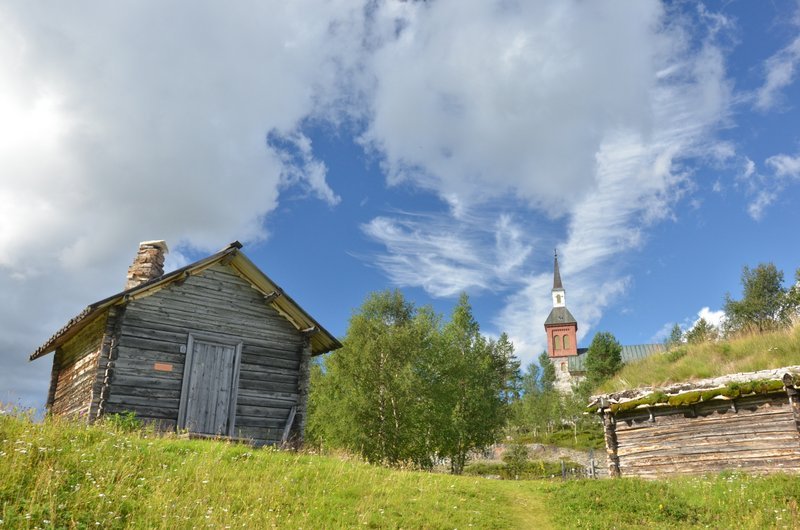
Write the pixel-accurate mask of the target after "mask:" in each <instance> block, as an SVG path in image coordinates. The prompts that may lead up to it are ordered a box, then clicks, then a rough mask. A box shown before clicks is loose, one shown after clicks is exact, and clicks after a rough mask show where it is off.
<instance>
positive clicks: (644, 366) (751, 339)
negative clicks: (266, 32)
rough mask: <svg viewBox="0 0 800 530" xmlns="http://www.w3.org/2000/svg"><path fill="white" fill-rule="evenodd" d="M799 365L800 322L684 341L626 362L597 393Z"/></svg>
mask: <svg viewBox="0 0 800 530" xmlns="http://www.w3.org/2000/svg"><path fill="white" fill-rule="evenodd" d="M792 365H800V325H795V326H794V327H792V328H790V329H787V330H782V331H775V332H771V333H763V334H758V335H747V336H743V337H739V338H735V339H731V340H725V341H717V342H705V343H701V344H683V345H680V346H677V347H674V348H672V349H671V350H670V351H668V352H666V353H662V354H656V355H652V356H650V357H647V358H645V359H643V360H641V361H638V362H634V363H630V364H627V365H625V366H624V367H623V368H622V370H620V372H619V373H618V374H616V375H615V376H614V377H612V378H611V379H610V380H608V381H606V382H605V383H604V384H603V385H602V386H600V388H598V389H597V393H608V392H617V391H620V390H625V389H629V388H637V387H645V386H662V385H666V384H669V383H679V382H683V381H692V380H696V379H704V378H708V377H718V376H722V375H727V374H734V373H738V372H754V371H758V370H767V369H771V368H780V367H783V366H792Z"/></svg>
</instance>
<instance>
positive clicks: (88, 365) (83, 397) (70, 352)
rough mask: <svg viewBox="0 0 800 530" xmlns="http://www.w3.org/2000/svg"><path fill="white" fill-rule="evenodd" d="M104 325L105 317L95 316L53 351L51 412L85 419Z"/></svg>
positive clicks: (49, 406) (49, 407) (49, 398)
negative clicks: (54, 352)
mask: <svg viewBox="0 0 800 530" xmlns="http://www.w3.org/2000/svg"><path fill="white" fill-rule="evenodd" d="M105 324H106V319H105V317H104V316H100V317H98V318H97V319H95V321H94V322H92V323H91V324H89V325H88V326H87V327H86V328H84V329H83V330H81V332H80V333H78V334H77V335H75V337H73V338H72V339H70V340H69V341H68V342H67V343H66V344H64V346H62V347H61V348H59V349H58V350H57V351H56V355H55V358H54V359H53V377H52V379H51V382H50V386H51V388H50V394H49V397H48V409H49V411H50V412H51V413H52V414H55V415H59V416H76V417H86V418H87V419H88V417H89V416H88V414H89V406H90V404H91V401H92V386H93V383H94V381H95V375H96V372H97V356H98V353H99V351H100V343H101V341H102V338H103V330H104V328H105Z"/></svg>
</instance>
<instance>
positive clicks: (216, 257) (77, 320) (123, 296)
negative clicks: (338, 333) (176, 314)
mask: <svg viewBox="0 0 800 530" xmlns="http://www.w3.org/2000/svg"><path fill="white" fill-rule="evenodd" d="M241 248H242V244H241V243H239V242H238V241H234V242H233V243H231V244H230V245H228V246H227V247H225V248H224V249H222V250H220V251H219V252H217V253H216V254H213V255H211V256H208V257H207V258H204V259H201V260H199V261H196V262H194V263H192V264H189V265H187V266H185V267H182V268H180V269H177V270H174V271H172V272H170V273H167V274H164V275H163V276H160V277H158V278H155V279H153V280H150V281H149V282H146V283H143V284H141V285H137V286H136V287H133V288H131V289H127V290H125V291H122V292H119V293H117V294H115V295H112V296H109V297H108V298H105V299H103V300H100V301H98V302H95V303H93V304H91V305H89V306H87V307H86V309H84V310H83V311H81V312H80V313H79V314H78V315H77V316H75V317H74V318H72V319H71V320H70V321H69V322H67V324H66V325H65V326H64V327H63V328H61V329H60V330H58V331H57V332H56V333H55V334H54V335H53V336H52V337H50V338H49V339H48V340H47V342H45V343H44V344H43V345H41V346H40V347H39V348H37V349H36V351H34V352H33V353H32V354H31V356H30V360H31V361H33V360H34V359H38V358H39V357H42V356H44V355H47V354H48V353H50V352H52V351H54V350H55V349H56V348H58V347H60V346H62V345H63V344H64V343H66V342H67V341H68V340H69V339H71V338H72V337H74V336H75V335H76V334H77V333H78V332H80V331H81V330H82V329H84V328H85V327H86V326H88V325H89V324H90V323H92V322H93V321H94V320H95V319H96V318H98V317H100V316H101V315H102V314H103V313H104V312H105V311H106V310H107V309H108V308H110V307H111V306H114V305H124V304H125V303H127V302H128V301H130V300H135V299H137V298H143V297H146V296H150V295H151V294H154V293H156V292H157V291H159V290H160V289H163V288H164V287H167V286H168V285H170V284H171V283H173V282H176V281H178V280H181V279H185V278H186V277H187V276H191V275H194V274H199V273H201V272H202V271H204V270H206V269H207V268H209V267H211V266H212V265H214V264H216V263H219V262H223V263H224V264H226V265H229V266H230V267H231V268H233V269H234V270H235V271H236V272H237V273H238V274H239V275H240V276H241V277H242V278H243V279H245V280H246V281H248V282H249V283H250V286H251V287H252V288H253V289H256V290H257V291H260V292H261V293H262V294H263V295H264V298H265V303H268V304H270V305H272V307H273V308H275V310H277V311H278V313H280V314H281V315H282V316H283V317H284V318H286V319H287V320H288V321H289V322H291V323H292V325H293V326H294V327H295V328H296V329H297V330H298V331H301V332H303V333H307V334H308V336H309V340H310V342H311V351H312V353H313V354H314V355H317V354H321V353H325V352H329V351H331V350H335V349H338V348H341V347H342V344H341V343H340V342H339V341H338V340H337V339H336V337H334V336H333V335H331V334H330V333H329V332H328V331H327V330H326V329H325V328H324V327H322V325H320V324H319V323H318V322H317V321H316V320H314V319H313V318H312V317H311V315H309V314H308V313H306V311H305V310H304V309H303V308H302V307H300V305H299V304H297V302H295V301H294V300H293V299H292V298H291V297H290V296H289V295H287V294H286V293H285V292H284V291H283V289H281V287H280V286H279V285H278V284H276V283H275V282H273V281H272V280H271V279H270V278H269V277H268V276H267V275H266V274H264V273H263V272H262V271H261V270H260V269H259V268H258V267H257V266H256V265H255V264H254V263H253V262H252V261H250V259H248V258H247V256H245V255H244V253H243V252H241V250H240V249H241Z"/></svg>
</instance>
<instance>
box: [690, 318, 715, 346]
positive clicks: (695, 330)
mask: <svg viewBox="0 0 800 530" xmlns="http://www.w3.org/2000/svg"><path fill="white" fill-rule="evenodd" d="M718 337H719V331H717V328H715V327H714V326H713V325H712V324H711V323H709V322H708V321H707V320H706V319H705V318H702V317H701V318H700V319H699V320H698V321H697V322H695V324H694V326H693V327H692V329H690V330H689V331H687V332H686V342H688V343H689V344H699V343H701V342H709V341H714V340H717V338H718Z"/></svg>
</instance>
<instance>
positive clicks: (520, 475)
mask: <svg viewBox="0 0 800 530" xmlns="http://www.w3.org/2000/svg"><path fill="white" fill-rule="evenodd" d="M564 466H565V469H566V471H567V473H569V474H570V475H572V476H575V475H583V473H584V472H585V468H584V467H583V466H582V465H580V464H577V463H575V462H572V461H569V460H565V461H564ZM464 474H465V475H477V476H482V477H501V478H504V479H508V480H537V479H552V478H558V479H560V478H561V462H552V461H545V460H536V461H526V462H525V463H524V464H523V465H521V466H519V467H514V468H512V467H509V466H508V464H501V463H498V462H474V463H472V464H469V465H468V466H467V467H466V468H464Z"/></svg>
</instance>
